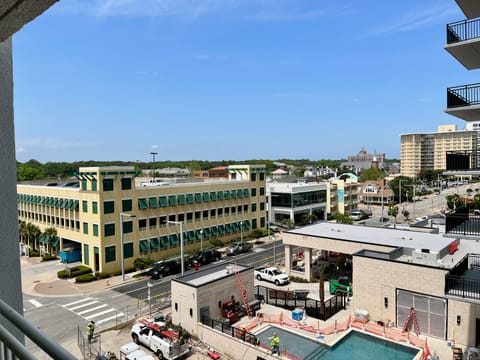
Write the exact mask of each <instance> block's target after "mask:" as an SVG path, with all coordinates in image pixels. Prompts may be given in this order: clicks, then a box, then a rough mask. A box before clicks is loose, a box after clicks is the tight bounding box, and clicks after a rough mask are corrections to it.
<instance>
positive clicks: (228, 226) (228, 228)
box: [225, 224, 232, 234]
mask: <svg viewBox="0 0 480 360" xmlns="http://www.w3.org/2000/svg"><path fill="white" fill-rule="evenodd" d="M225 231H226V232H227V234H230V232H231V231H232V225H230V224H225Z"/></svg>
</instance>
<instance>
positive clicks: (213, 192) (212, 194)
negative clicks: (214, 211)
mask: <svg viewBox="0 0 480 360" xmlns="http://www.w3.org/2000/svg"><path fill="white" fill-rule="evenodd" d="M210 200H212V201H217V192H216V191H211V192H210Z"/></svg>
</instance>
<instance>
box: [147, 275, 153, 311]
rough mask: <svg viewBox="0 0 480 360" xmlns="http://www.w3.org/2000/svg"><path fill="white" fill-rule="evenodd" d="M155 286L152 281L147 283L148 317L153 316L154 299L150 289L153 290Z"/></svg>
mask: <svg viewBox="0 0 480 360" xmlns="http://www.w3.org/2000/svg"><path fill="white" fill-rule="evenodd" d="M152 286H153V284H152V283H150V281H149V282H148V283H147V292H148V314H149V315H148V316H149V317H151V316H152V297H151V296H150V289H151V288H152Z"/></svg>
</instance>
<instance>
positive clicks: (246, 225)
mask: <svg viewBox="0 0 480 360" xmlns="http://www.w3.org/2000/svg"><path fill="white" fill-rule="evenodd" d="M248 229H250V220H244V221H243V230H248Z"/></svg>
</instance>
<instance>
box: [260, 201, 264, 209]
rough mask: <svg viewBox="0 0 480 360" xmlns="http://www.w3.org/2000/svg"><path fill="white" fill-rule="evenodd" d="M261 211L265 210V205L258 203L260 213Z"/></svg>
mask: <svg viewBox="0 0 480 360" xmlns="http://www.w3.org/2000/svg"><path fill="white" fill-rule="evenodd" d="M263 210H265V203H264V202H261V203H260V211H263Z"/></svg>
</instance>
